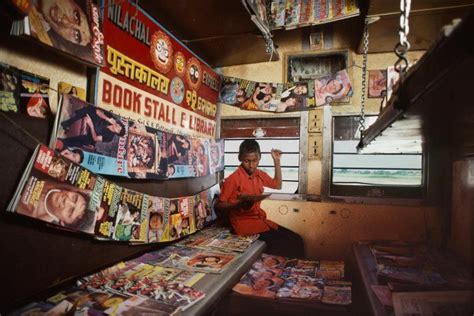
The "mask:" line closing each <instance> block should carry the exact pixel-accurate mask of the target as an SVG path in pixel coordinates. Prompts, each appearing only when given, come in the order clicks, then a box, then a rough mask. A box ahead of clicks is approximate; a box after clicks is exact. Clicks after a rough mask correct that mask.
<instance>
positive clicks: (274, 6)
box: [270, 0, 286, 30]
mask: <svg viewBox="0 0 474 316" xmlns="http://www.w3.org/2000/svg"><path fill="white" fill-rule="evenodd" d="M285 3H286V1H285V0H272V2H271V4H270V12H271V19H270V29H272V30H274V29H279V28H282V27H283V26H284V25H285Z"/></svg>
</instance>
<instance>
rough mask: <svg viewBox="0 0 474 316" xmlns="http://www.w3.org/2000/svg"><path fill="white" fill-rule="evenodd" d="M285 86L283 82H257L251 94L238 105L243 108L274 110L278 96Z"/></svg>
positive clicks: (278, 99) (278, 100)
mask: <svg viewBox="0 0 474 316" xmlns="http://www.w3.org/2000/svg"><path fill="white" fill-rule="evenodd" d="M285 88H286V87H285V86H284V85H283V84H277V83H263V82H258V83H255V85H254V90H253V93H252V96H251V97H250V98H249V99H248V100H247V101H245V102H244V103H242V105H241V106H240V108H241V109H244V110H256V111H267V112H275V111H276V109H277V105H278V104H279V103H280V96H281V94H282V91H283V90H284V89H285Z"/></svg>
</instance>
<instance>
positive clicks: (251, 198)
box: [237, 193, 271, 203]
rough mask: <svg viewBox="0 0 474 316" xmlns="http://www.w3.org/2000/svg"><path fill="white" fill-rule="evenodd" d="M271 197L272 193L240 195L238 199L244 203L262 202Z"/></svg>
mask: <svg viewBox="0 0 474 316" xmlns="http://www.w3.org/2000/svg"><path fill="white" fill-rule="evenodd" d="M270 195H271V193H264V194H240V195H239V196H238V197H237V198H238V199H239V200H240V201H244V202H253V203H255V202H260V201H263V200H265V199H266V198H268V197H269V196H270Z"/></svg>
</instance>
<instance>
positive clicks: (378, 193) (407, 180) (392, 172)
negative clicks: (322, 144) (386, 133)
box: [330, 116, 423, 198]
mask: <svg viewBox="0 0 474 316" xmlns="http://www.w3.org/2000/svg"><path fill="white" fill-rule="evenodd" d="M376 118H377V117H376V116H368V117H366V125H367V126H370V124H371V123H373V122H375V120H376ZM332 130H333V146H332V149H333V153H332V174H331V187H330V195H331V196H363V197H384V198H387V197H391V198H421V197H422V193H423V153H421V152H409V151H404V150H403V149H400V150H398V149H396V148H391V149H390V150H387V152H377V153H358V152H357V150H356V146H357V144H358V142H359V139H360V132H359V117H358V116H336V117H333V128H332Z"/></svg>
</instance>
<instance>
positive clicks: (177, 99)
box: [171, 77, 184, 104]
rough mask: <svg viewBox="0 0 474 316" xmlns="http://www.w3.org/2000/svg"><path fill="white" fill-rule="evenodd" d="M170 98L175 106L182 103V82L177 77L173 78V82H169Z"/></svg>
mask: <svg viewBox="0 0 474 316" xmlns="http://www.w3.org/2000/svg"><path fill="white" fill-rule="evenodd" d="M171 98H172V99H173V101H174V103H176V104H181V102H183V98H184V82H183V80H181V78H179V77H174V78H173V80H171Z"/></svg>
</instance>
